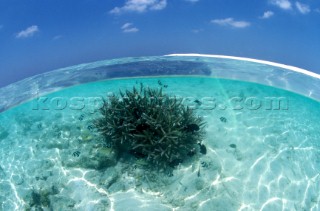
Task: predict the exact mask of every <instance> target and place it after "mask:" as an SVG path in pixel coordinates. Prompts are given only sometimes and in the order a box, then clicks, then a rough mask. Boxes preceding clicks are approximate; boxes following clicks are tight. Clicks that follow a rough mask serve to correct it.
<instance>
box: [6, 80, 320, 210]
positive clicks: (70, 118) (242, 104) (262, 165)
mask: <svg viewBox="0 0 320 211" xmlns="http://www.w3.org/2000/svg"><path fill="white" fill-rule="evenodd" d="M140 83H142V84H144V86H149V87H151V88H158V89H159V88H162V89H163V92H164V93H166V94H168V95H170V96H176V97H180V98H181V99H183V104H184V105H186V106H189V107H190V108H192V109H194V111H195V112H196V114H197V115H199V116H201V117H203V118H204V120H205V121H206V126H205V131H206V135H205V137H204V140H203V144H204V145H205V146H206V149H207V152H206V154H199V155H197V156H195V157H193V158H192V159H190V160H188V161H186V162H183V163H181V164H180V165H179V166H177V167H176V168H175V169H174V170H173V172H172V173H165V172H156V171H152V170H150V169H148V168H147V165H146V161H145V160H144V159H143V158H136V157H132V158H130V159H116V157H117V156H116V154H115V153H114V151H113V150H112V147H110V146H109V145H108V144H107V143H106V141H105V139H104V137H102V136H101V135H100V134H99V133H98V132H97V131H96V129H95V127H94V124H93V122H94V120H95V119H96V118H97V117H98V116H99V112H98V110H99V108H101V102H102V101H101V99H104V98H106V97H107V96H108V95H111V94H112V93H114V94H119V90H122V91H124V90H132V87H133V86H137V87H138V86H139V84H140ZM319 122H320V103H319V102H318V101H316V100H314V99H311V98H309V97H306V96H303V95H300V94H297V93H294V92H290V91H287V90H284V89H279V88H275V87H273V86H272V84H270V86H267V85H261V84H258V83H252V82H245V81H243V80H230V79H222V78H215V77H210V76H163V77H158V76H154V77H136V78H122V79H110V80H102V81H96V82H90V83H83V84H80V85H74V86H70V87H67V88H63V89H61V90H59V91H54V90H53V91H51V92H50V93H48V94H44V95H41V96H39V97H37V98H33V99H29V100H28V101H24V102H22V103H20V104H17V105H16V106H14V107H11V108H9V109H5V110H4V111H2V113H0V210H3V211H8V210H64V211H66V210H94V211H95V210H120V211H124V210H183V211H185V210H201V211H207V210H221V211H222V210H223V211H228V210H270V211H271V210H272V211H274V210H314V211H315V210H320V195H319V187H320V124H319Z"/></svg>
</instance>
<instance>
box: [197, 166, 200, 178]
mask: <svg viewBox="0 0 320 211" xmlns="http://www.w3.org/2000/svg"><path fill="white" fill-rule="evenodd" d="M197 176H198V177H200V166H199V169H198V172H197Z"/></svg>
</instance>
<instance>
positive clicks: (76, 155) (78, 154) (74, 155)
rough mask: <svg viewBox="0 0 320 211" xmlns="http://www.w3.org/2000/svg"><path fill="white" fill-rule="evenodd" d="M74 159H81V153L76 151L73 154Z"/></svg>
mask: <svg viewBox="0 0 320 211" xmlns="http://www.w3.org/2000/svg"><path fill="white" fill-rule="evenodd" d="M72 156H73V157H79V156H80V152H79V151H75V152H74V153H72Z"/></svg>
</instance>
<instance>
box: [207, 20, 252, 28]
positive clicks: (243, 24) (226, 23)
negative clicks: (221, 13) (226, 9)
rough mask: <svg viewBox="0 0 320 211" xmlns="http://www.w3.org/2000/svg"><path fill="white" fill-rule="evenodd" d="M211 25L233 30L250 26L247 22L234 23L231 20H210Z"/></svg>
mask: <svg viewBox="0 0 320 211" xmlns="http://www.w3.org/2000/svg"><path fill="white" fill-rule="evenodd" d="M211 23H214V24H218V25H221V26H232V27H235V28H246V27H248V26H250V23H249V22H247V21H235V20H234V19H233V18H225V19H215V20H211Z"/></svg>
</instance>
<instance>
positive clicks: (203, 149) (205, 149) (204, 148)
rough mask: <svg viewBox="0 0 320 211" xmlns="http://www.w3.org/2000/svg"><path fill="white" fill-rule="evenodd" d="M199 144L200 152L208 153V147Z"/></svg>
mask: <svg viewBox="0 0 320 211" xmlns="http://www.w3.org/2000/svg"><path fill="white" fill-rule="evenodd" d="M199 146H200V153H201V154H203V155H205V154H207V147H206V146H205V145H203V144H200V143H199Z"/></svg>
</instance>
